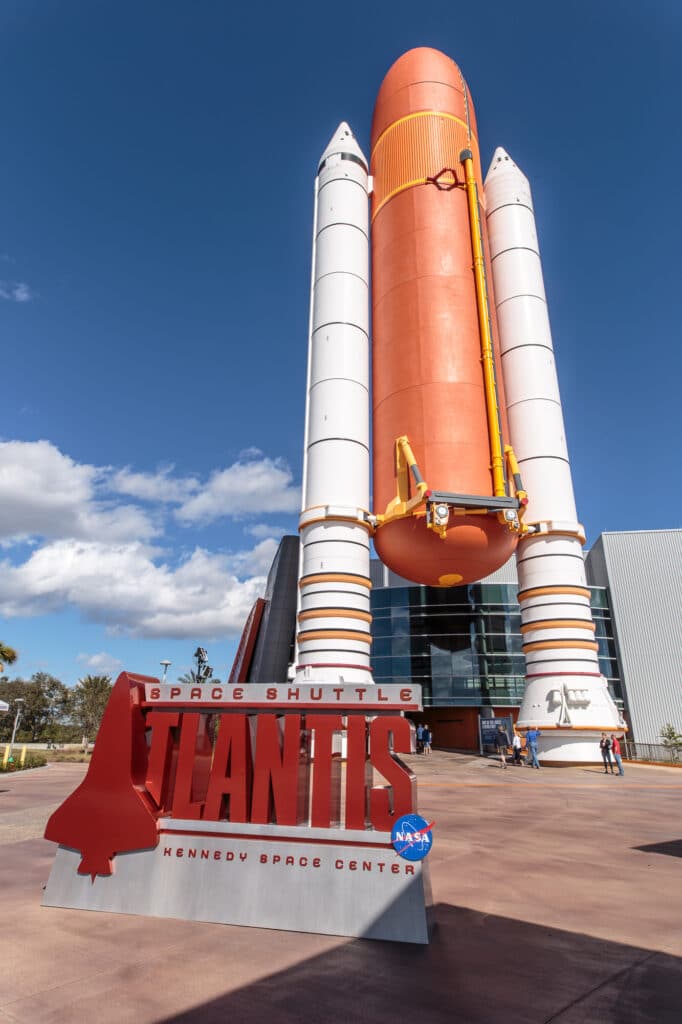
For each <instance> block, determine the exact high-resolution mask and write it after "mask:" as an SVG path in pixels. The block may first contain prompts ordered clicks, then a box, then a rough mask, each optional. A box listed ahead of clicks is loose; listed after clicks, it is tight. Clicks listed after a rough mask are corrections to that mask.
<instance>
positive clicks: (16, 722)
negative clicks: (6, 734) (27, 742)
mask: <svg viewBox="0 0 682 1024" xmlns="http://www.w3.org/2000/svg"><path fill="white" fill-rule="evenodd" d="M14 703H15V704H16V706H17V713H16V714H15V716H14V728H13V729H12V739H11V740H10V741H9V757H8V759H7V760H8V761H11V760H12V748H13V747H14V739H15V737H16V735H17V729H18V728H19V722H20V721H21V705H22V704H25V703H26V701H25V700H24V698H23V697H17V699H16V700H15V701H14Z"/></svg>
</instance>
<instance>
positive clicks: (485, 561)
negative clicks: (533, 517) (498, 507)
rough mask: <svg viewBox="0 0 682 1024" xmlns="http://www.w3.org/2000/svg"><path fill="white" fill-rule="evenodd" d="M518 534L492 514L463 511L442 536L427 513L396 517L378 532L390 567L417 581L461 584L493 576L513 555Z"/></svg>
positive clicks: (379, 545)
mask: <svg viewBox="0 0 682 1024" xmlns="http://www.w3.org/2000/svg"><path fill="white" fill-rule="evenodd" d="M517 540H518V538H517V535H516V534H515V533H512V532H511V531H510V530H508V529H507V527H506V526H504V525H503V524H502V523H500V522H498V521H497V520H496V519H495V518H494V517H493V516H485V517H484V516H463V517H462V518H461V519H458V521H457V522H456V523H455V524H454V525H452V526H451V527H450V528H449V529H448V531H447V534H446V535H445V538H444V539H443V540H441V538H440V537H439V536H438V534H437V533H436V532H435V530H429V529H428V527H427V526H426V521H425V519H424V517H423V516H410V517H409V518H406V519H396V520H395V521H394V522H392V523H387V524H386V525H385V526H381V527H380V528H379V529H378V530H377V532H376V534H375V536H374V547H375V548H376V552H377V554H378V556H379V558H380V559H381V561H382V562H383V563H384V565H386V566H388V568H389V569H390V570H391V571H392V572H394V573H396V575H398V576H402V577H403V579H406V580H410V581H411V582H413V583H421V584H424V585H425V586H428V587H459V586H463V585H464V584H467V583H475V582H476V581H477V580H481V579H483V578H484V577H485V576H489V575H490V573H492V572H495V570H496V569H499V568H500V566H501V565H504V563H505V562H506V561H507V559H509V558H511V556H512V555H513V554H514V551H515V549H516V544H517Z"/></svg>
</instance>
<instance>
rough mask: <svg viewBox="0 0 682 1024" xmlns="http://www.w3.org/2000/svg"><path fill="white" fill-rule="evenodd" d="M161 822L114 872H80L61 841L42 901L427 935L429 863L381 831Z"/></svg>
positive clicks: (345, 931)
mask: <svg viewBox="0 0 682 1024" xmlns="http://www.w3.org/2000/svg"><path fill="white" fill-rule="evenodd" d="M159 825H160V835H159V844H158V846H157V847H155V848H154V849H150V850H140V851H135V852H131V853H123V854H119V855H118V856H117V857H116V858H115V859H114V873H113V874H112V875H110V876H104V877H103V876H96V877H95V878H94V879H92V878H91V877H90V876H89V875H81V874H78V866H79V863H80V854H79V853H78V852H77V851H75V850H71V849H69V848H67V847H65V846H60V847H59V848H58V850H57V854H56V857H55V862H54V865H53V867H52V872H51V874H50V878H49V881H48V884H47V888H46V890H45V894H44V898H43V906H45V907H64V908H71V909H77V910H99V911H106V912H109V913H120V914H141V915H146V916H150V917H174V918H180V919H183V920H191V921H213V922H217V923H221V924H233V925H245V926H248V927H256V928H276V929H283V930H287V931H297V932H314V933H315V932H316V933H321V934H326V935H346V936H349V937H355V938H365V939H383V940H387V941H392V942H412V943H420V944H425V943H428V941H429V911H430V906H431V889H430V883H429V875H428V866H427V864H426V862H425V861H419V862H416V863H412V862H409V861H406V860H404V859H403V858H401V857H399V856H398V855H397V854H396V852H395V850H394V849H393V847H392V846H391V843H390V835H388V834H387V833H377V832H349V831H348V830H347V829H343V830H341V829H310V828H304V829H303V828H301V829H287V828H284V827H278V826H275V825H268V826H254V825H236V824H232V823H228V822H198V821H178V820H174V819H168V818H167V819H162V820H161V821H160V822H159Z"/></svg>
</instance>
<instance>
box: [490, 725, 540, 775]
mask: <svg viewBox="0 0 682 1024" xmlns="http://www.w3.org/2000/svg"><path fill="white" fill-rule="evenodd" d="M539 736H542V733H541V732H540V730H539V729H528V730H527V731H526V736H525V752H526V761H525V763H526V764H527V765H529V766H530V767H531V768H539V767H540V762H539V761H538V737H539ZM495 747H496V748H497V752H498V754H499V755H500V767H501V768H506V767H507V754H508V751H509V748H510V747H511V751H512V758H513V763H514V764H519V765H521V764H523V763H524V761H523V753H524V741H523V739H522V738H521V736H520V735H519V734H518V732H517V731H516V729H514V735H513V737H512V741H511V744H510V742H509V737H508V736H507V733H506V731H505V729H504V726H502V725H498V727H497V732H496V733H495Z"/></svg>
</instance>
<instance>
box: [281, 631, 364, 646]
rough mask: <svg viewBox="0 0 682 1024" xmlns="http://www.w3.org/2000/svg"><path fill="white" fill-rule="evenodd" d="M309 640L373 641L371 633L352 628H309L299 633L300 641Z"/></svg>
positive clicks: (361, 642)
mask: <svg viewBox="0 0 682 1024" xmlns="http://www.w3.org/2000/svg"><path fill="white" fill-rule="evenodd" d="M309 640H355V641H357V642H358V643H360V644H371V643H372V637H371V636H370V634H369V633H360V632H357V633H356V632H355V630H350V629H309V630H304V631H303V632H300V633H299V634H298V642H299V643H301V644H305V643H307V642H308V641H309Z"/></svg>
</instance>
